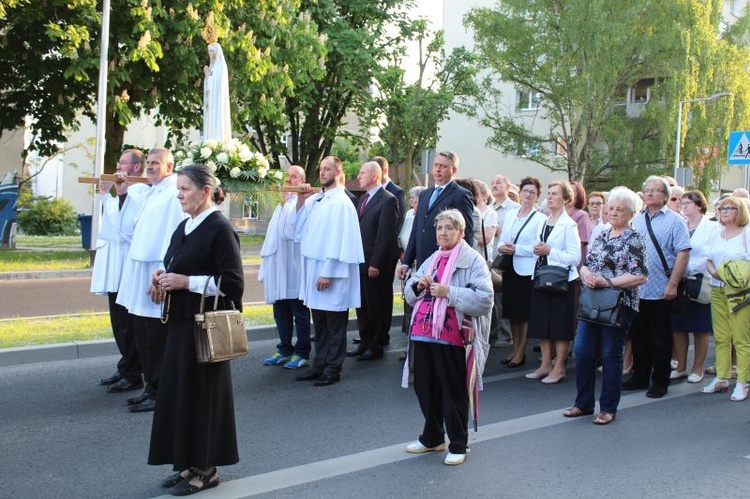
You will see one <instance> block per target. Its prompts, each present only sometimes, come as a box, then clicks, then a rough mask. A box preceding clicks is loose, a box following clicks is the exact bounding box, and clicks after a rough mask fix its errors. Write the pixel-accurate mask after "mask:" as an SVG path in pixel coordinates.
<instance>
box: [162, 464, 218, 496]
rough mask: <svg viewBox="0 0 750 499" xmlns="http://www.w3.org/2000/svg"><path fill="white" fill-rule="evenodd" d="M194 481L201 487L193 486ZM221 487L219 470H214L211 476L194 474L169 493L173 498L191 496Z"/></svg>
mask: <svg viewBox="0 0 750 499" xmlns="http://www.w3.org/2000/svg"><path fill="white" fill-rule="evenodd" d="M193 479H195V480H197V481H198V482H199V483H200V485H193V483H191V482H192V481H193ZM217 485H219V470H217V469H216V468H214V471H213V473H211V474H210V475H200V474H197V473H196V474H194V475H193V476H192V477H191V478H189V479H187V480H183V481H181V482H180V483H178V484H177V485H175V486H174V487H172V488H171V489H169V493H170V494H171V495H173V496H189V495H191V494H195V493H196V492H200V491H202V490H206V489H212V488H214V487H216V486H217Z"/></svg>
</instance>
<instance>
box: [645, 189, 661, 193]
mask: <svg viewBox="0 0 750 499" xmlns="http://www.w3.org/2000/svg"><path fill="white" fill-rule="evenodd" d="M642 192H643V193H644V194H656V193H658V192H662V193H664V194H666V192H664V191H663V190H661V189H643V191H642Z"/></svg>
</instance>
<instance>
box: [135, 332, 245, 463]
mask: <svg viewBox="0 0 750 499" xmlns="http://www.w3.org/2000/svg"><path fill="white" fill-rule="evenodd" d="M238 461H239V455H238V452H237V432H236V430H235V421H234V397H233V393H232V371H231V368H230V365H229V361H225V362H218V363H215V364H200V365H199V364H198V362H197V360H196V353H195V338H194V336H193V321H192V320H182V321H173V322H172V321H170V327H169V339H168V340H167V348H166V351H165V353H164V361H163V362H162V370H161V380H160V382H159V391H158V395H157V400H156V412H155V413H154V421H153V425H152V427H151V447H150V449H149V454H148V464H172V465H173V467H174V470H175V471H182V470H185V469H187V468H189V467H191V466H194V467H196V468H200V469H204V470H205V469H209V468H211V467H212V466H225V465H229V464H235V463H237V462H238Z"/></svg>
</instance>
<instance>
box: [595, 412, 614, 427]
mask: <svg viewBox="0 0 750 499" xmlns="http://www.w3.org/2000/svg"><path fill="white" fill-rule="evenodd" d="M614 420H615V413H614V412H600V413H599V414H597V415H596V417H595V418H594V420H593V423H594V424H598V425H605V424H609V423H611V422H612V421H614Z"/></svg>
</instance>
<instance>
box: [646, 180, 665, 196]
mask: <svg viewBox="0 0 750 499" xmlns="http://www.w3.org/2000/svg"><path fill="white" fill-rule="evenodd" d="M652 182H657V183H658V184H660V185H661V190H662V192H663V193H664V195H665V196H669V182H668V181H667V179H665V178H664V177H661V176H659V175H651V176H650V177H649V178H647V179H646V181H645V182H643V186H642V187H644V188H645V187H646V186H647V185H648V184H650V183H652Z"/></svg>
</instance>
